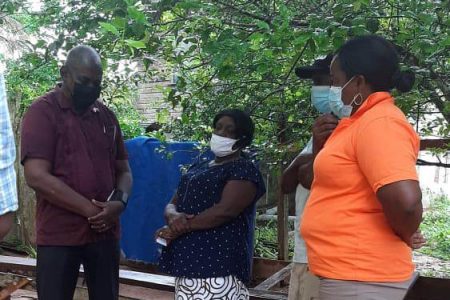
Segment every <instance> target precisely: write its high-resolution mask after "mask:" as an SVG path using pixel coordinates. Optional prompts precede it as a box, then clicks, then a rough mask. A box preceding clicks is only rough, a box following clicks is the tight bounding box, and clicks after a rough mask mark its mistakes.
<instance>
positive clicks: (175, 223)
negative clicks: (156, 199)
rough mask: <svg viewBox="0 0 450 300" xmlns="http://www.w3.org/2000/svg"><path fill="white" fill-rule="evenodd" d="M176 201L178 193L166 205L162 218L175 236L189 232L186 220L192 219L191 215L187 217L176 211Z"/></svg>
mask: <svg viewBox="0 0 450 300" xmlns="http://www.w3.org/2000/svg"><path fill="white" fill-rule="evenodd" d="M177 200H178V193H177V192H175V194H174V195H173V197H172V200H170V202H169V203H168V204H167V205H166V208H165V209H164V218H165V219H166V223H167V225H168V226H169V228H170V230H171V231H172V232H173V233H174V234H175V235H181V234H183V233H185V232H188V231H189V225H188V219H190V218H192V217H193V215H188V214H185V213H182V212H178V211H177Z"/></svg>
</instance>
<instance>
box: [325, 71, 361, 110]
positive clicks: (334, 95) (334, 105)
mask: <svg viewBox="0 0 450 300" xmlns="http://www.w3.org/2000/svg"><path fill="white" fill-rule="evenodd" d="M353 78H354V77H352V78H350V80H349V81H347V83H346V84H344V85H343V86H342V87H340V86H332V87H330V93H329V96H328V97H329V101H330V109H331V111H332V112H333V114H334V115H335V116H336V117H338V118H339V119H342V118H348V117H350V116H351V114H352V111H353V103H356V99H357V98H358V97H361V101H360V102H359V103H356V104H357V105H360V104H361V103H362V100H363V99H362V95H361V93H358V94H356V95H355V97H353V100H352V102H350V104H344V102H343V101H342V91H343V90H344V89H345V87H346V86H347V85H348V84H349V83H350V81H352V79H353Z"/></svg>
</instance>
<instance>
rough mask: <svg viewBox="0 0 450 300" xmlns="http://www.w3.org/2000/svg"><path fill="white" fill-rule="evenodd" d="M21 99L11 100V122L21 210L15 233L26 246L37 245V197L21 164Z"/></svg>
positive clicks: (18, 213)
mask: <svg viewBox="0 0 450 300" xmlns="http://www.w3.org/2000/svg"><path fill="white" fill-rule="evenodd" d="M20 99H21V97H17V98H16V99H10V101H9V108H10V113H11V122H12V127H13V131H14V136H15V139H16V150H17V159H16V162H15V168H16V173H17V193H18V198H19V210H18V211H17V214H16V218H17V226H16V228H14V230H13V232H15V233H16V235H17V238H18V239H19V240H20V241H21V242H22V243H23V244H24V245H30V244H31V245H35V243H36V230H35V213H36V197H35V194H34V191H33V190H32V189H31V188H29V187H28V185H27V183H26V181H25V175H24V170H23V167H22V165H21V164H20V128H21V122H22V114H23V113H22V110H23V109H22V107H21V101H20Z"/></svg>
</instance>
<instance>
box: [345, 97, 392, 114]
mask: <svg viewBox="0 0 450 300" xmlns="http://www.w3.org/2000/svg"><path fill="white" fill-rule="evenodd" d="M384 101H389V102H391V103H394V98H393V97H392V95H391V94H390V93H389V92H375V93H372V94H370V95H369V97H367V99H366V101H364V103H363V104H361V106H360V107H359V108H358V110H357V111H356V112H355V113H354V114H353V115H352V116H351V117H350V118H349V119H351V120H356V119H359V118H360V117H361V116H362V115H364V113H366V112H367V111H368V110H370V109H371V108H372V107H374V106H375V105H377V104H379V103H381V102H384Z"/></svg>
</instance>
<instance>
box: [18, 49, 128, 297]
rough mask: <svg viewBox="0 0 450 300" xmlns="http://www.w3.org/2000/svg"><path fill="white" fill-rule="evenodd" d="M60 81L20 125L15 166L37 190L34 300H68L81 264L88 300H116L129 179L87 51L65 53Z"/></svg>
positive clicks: (95, 60)
mask: <svg viewBox="0 0 450 300" xmlns="http://www.w3.org/2000/svg"><path fill="white" fill-rule="evenodd" d="M61 76H62V79H63V83H62V84H61V85H57V86H56V87H55V89H54V90H52V91H50V92H49V93H48V94H46V95H44V96H42V97H41V98H39V99H38V100H36V101H35V102H34V103H33V104H32V105H31V106H30V108H29V109H28V111H27V113H26V114H25V117H24V119H23V123H22V136H21V148H22V151H21V162H22V164H23V165H24V168H25V178H26V180H27V183H28V185H29V186H30V187H31V188H32V189H34V190H35V191H36V197H37V211H36V230H37V289H38V296H39V299H42V300H66V299H72V298H73V294H74V290H75V286H76V282H77V278H78V271H79V268H80V264H83V267H84V272H85V277H86V281H87V285H88V290H89V299H94V300H108V299H111V300H112V299H118V289H119V284H118V277H119V244H118V238H119V230H120V229H119V216H120V214H121V213H122V212H123V210H124V209H125V207H126V204H127V198H128V194H129V193H130V190H131V185H132V178H131V171H130V167H129V164H128V157H127V153H126V150H125V147H124V143H123V139H122V136H121V131H120V127H119V124H118V122H117V119H116V117H115V115H114V113H113V112H111V111H110V110H109V109H108V108H107V107H106V106H104V105H103V104H102V103H100V102H99V101H96V100H97V98H98V97H99V95H100V91H101V86H100V84H101V81H102V65H101V60H100V57H99V55H98V53H97V52H96V51H95V50H94V49H92V48H90V47H87V46H77V47H75V48H74V49H72V50H71V51H70V52H69V55H68V57H67V61H66V63H65V65H64V66H63V67H62V68H61Z"/></svg>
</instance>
